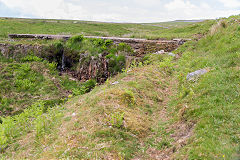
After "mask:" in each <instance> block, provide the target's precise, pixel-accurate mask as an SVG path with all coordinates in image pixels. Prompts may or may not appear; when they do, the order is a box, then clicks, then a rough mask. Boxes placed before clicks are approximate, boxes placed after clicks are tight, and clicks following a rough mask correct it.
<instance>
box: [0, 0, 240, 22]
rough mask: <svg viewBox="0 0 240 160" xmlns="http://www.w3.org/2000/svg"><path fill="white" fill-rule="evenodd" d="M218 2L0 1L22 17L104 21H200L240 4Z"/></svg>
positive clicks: (191, 0) (163, 0) (136, 0)
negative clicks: (211, 3) (216, 6)
mask: <svg viewBox="0 0 240 160" xmlns="http://www.w3.org/2000/svg"><path fill="white" fill-rule="evenodd" d="M209 1H211V0H209ZM219 1H221V3H223V5H222V6H225V8H223V7H222V9H216V8H213V7H214V6H210V5H209V4H207V3H203V2H199V1H197V2H196V1H194V0H171V1H169V0H125V1H119V0H101V1H99V0H0V2H3V3H4V4H5V5H6V6H7V7H8V8H11V9H16V10H18V11H21V13H22V15H32V16H33V17H38V18H56V19H79V20H95V21H108V22H113V21H114V22H159V21H167V20H174V19H202V18H215V17H223V16H224V17H225V16H229V15H231V14H237V13H238V12H239V10H238V9H237V8H235V9H233V7H232V8H230V6H233V5H234V6H238V5H240V4H239V1H238V0H219ZM193 2H194V3H193ZM228 2H231V3H228ZM0 16H1V15H0ZM20 16H21V15H16V17H20Z"/></svg>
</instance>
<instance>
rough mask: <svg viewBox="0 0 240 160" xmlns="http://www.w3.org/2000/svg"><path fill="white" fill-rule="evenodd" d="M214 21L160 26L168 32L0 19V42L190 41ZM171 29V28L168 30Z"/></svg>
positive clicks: (127, 26) (135, 26) (148, 27)
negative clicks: (38, 37)
mask: <svg viewBox="0 0 240 160" xmlns="http://www.w3.org/2000/svg"><path fill="white" fill-rule="evenodd" d="M212 23H214V21H208V22H204V23H203V22H200V23H189V22H168V23H160V24H161V25H162V24H163V25H164V26H170V27H171V28H170V29H164V28H162V27H158V26H153V25H151V24H149V25H148V24H147V25H145V24H144V25H143V24H138V23H136V24H134V23H101V22H84V21H79V23H73V21H62V20H58V21H52V20H32V19H6V18H1V19H0V28H1V31H0V38H2V39H3V41H4V40H5V39H6V38H7V37H8V34H13V33H18V34H24V33H25V34H27V33H28V34H65V35H69V34H70V35H77V34H82V35H91V36H93V35H94V36H116V37H131V38H147V39H158V38H167V39H171V38H179V37H180V38H194V36H193V35H194V34H204V33H205V32H207V30H208V28H209V26H211V24H212ZM172 25H174V26H173V27H172Z"/></svg>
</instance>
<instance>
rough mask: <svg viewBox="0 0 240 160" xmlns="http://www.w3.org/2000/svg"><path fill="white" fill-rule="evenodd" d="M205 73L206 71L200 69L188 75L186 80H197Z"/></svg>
mask: <svg viewBox="0 0 240 160" xmlns="http://www.w3.org/2000/svg"><path fill="white" fill-rule="evenodd" d="M207 72H209V70H208V69H200V70H197V71H195V72H192V73H189V74H188V75H187V80H188V81H190V80H194V79H196V78H198V77H199V76H201V75H204V74H206V73H207Z"/></svg>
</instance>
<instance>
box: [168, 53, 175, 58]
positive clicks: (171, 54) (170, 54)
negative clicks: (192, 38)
mask: <svg viewBox="0 0 240 160" xmlns="http://www.w3.org/2000/svg"><path fill="white" fill-rule="evenodd" d="M168 55H169V56H172V57H176V55H175V54H174V53H172V52H170V53H168Z"/></svg>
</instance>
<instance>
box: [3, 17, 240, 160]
mask: <svg viewBox="0 0 240 160" xmlns="http://www.w3.org/2000/svg"><path fill="white" fill-rule="evenodd" d="M239 31H240V26H239V16H235V17H230V18H228V19H226V20H222V21H220V22H219V23H218V24H216V25H214V26H213V27H212V28H211V30H210V33H209V34H207V35H206V36H205V37H204V38H202V39H201V40H199V41H193V42H188V43H186V44H185V45H184V46H182V47H180V48H179V49H178V50H177V51H175V53H178V54H179V56H180V55H182V57H181V58H180V59H179V60H173V59H172V58H170V57H168V56H167V55H166V56H165V55H151V56H147V57H146V58H145V63H144V66H142V65H141V64H139V66H134V67H133V68H131V69H130V71H127V70H126V71H124V72H123V73H121V74H119V75H118V76H116V77H114V78H112V79H110V80H109V81H107V82H106V83H105V84H104V85H102V86H98V87H96V88H95V89H94V90H93V91H92V92H90V93H88V94H85V95H82V96H79V97H75V98H73V99H71V100H69V101H68V102H67V103H66V104H65V105H64V106H63V107H60V106H59V107H57V108H54V109H52V110H49V112H48V113H46V114H36V115H37V116H35V115H34V116H30V117H33V118H30V120H29V122H30V125H29V130H26V132H27V134H26V133H25V132H24V133H25V134H22V135H21V136H18V138H17V139H16V138H15V139H14V138H13V140H12V141H10V140H9V141H7V140H6V138H5V139H4V136H3V135H4V134H1V132H0V139H1V138H2V137H3V138H2V140H5V141H6V143H2V144H1V145H2V146H4V145H5V146H7V147H5V148H2V149H1V150H0V151H2V152H3V154H2V155H1V156H2V157H3V158H5V159H6V158H7V159H21V158H23V159H67V158H68V159H136V160H137V159H229V160H230V159H239V157H240V156H239V142H240V135H239V133H240V127H239V125H240V116H239V111H240V90H239V88H240V80H239V79H240V69H239V68H240V52H239V48H240V34H239ZM147 64H148V65H147ZM202 68H206V69H208V70H209V72H208V73H206V74H205V75H203V76H201V77H197V78H195V79H194V80H193V81H187V80H186V76H187V74H188V73H190V72H193V71H196V70H199V69H202ZM113 83H114V84H115V85H113ZM33 108H34V107H33ZM40 111H41V110H40ZM25 114H27V113H25ZM34 117H36V118H34ZM9 121H10V120H9ZM5 122H7V121H4V123H3V124H5V125H6V123H5ZM10 122H11V121H10ZM26 123H27V122H26ZM26 123H23V124H25V125H26ZM27 124H28V123H27ZM10 131H11V130H10ZM9 133H11V132H9ZM0 142H1V141H0ZM7 142H8V145H6V144H7ZM20 157H21V158H20Z"/></svg>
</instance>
